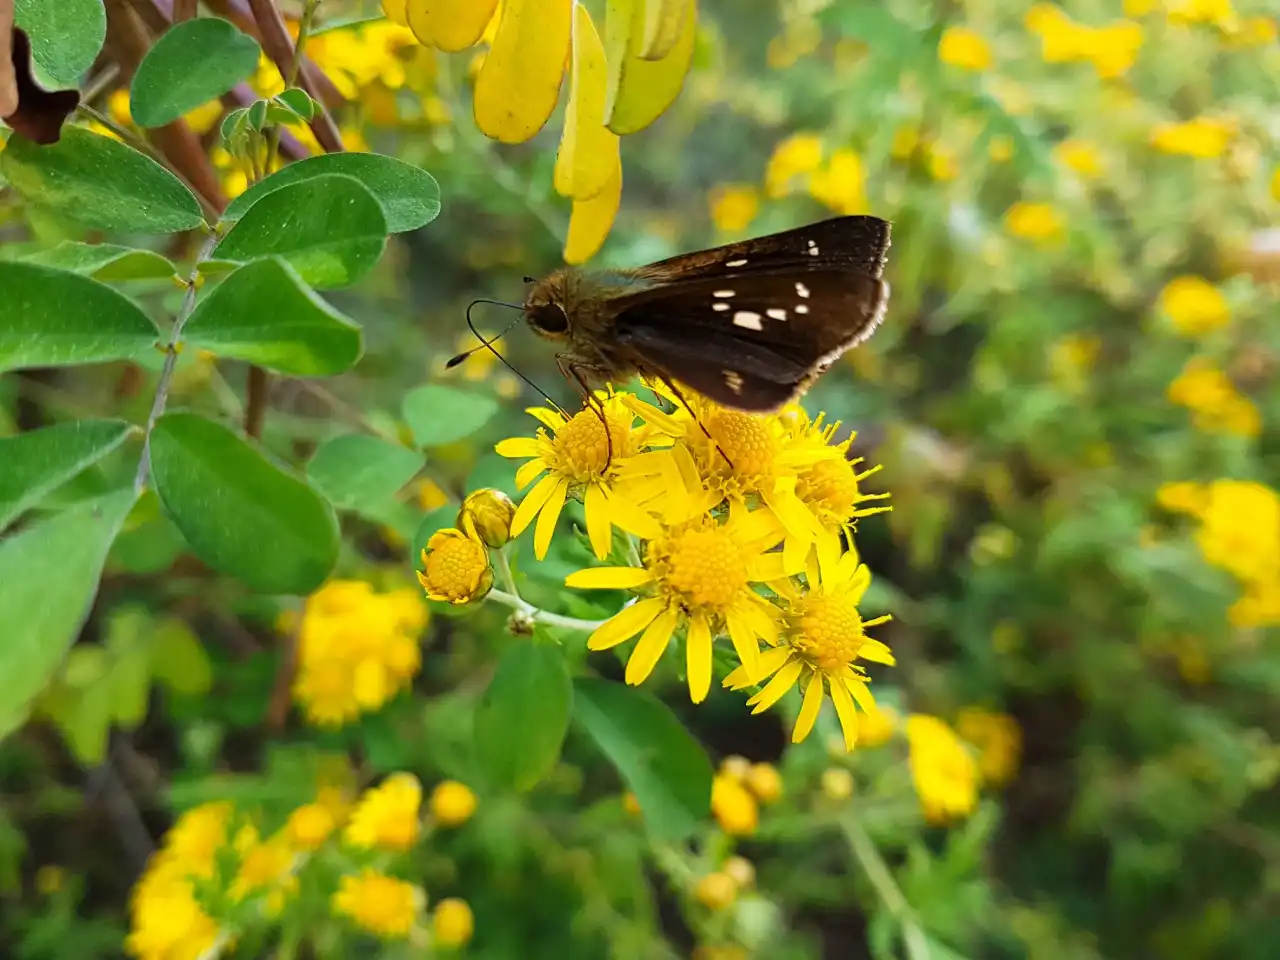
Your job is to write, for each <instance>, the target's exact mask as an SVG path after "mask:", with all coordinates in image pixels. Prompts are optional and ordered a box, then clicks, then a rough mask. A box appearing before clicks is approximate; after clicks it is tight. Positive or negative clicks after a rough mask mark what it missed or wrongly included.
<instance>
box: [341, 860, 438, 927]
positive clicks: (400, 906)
mask: <svg viewBox="0 0 1280 960" xmlns="http://www.w3.org/2000/svg"><path fill="white" fill-rule="evenodd" d="M331 902H332V906H333V912H334V913H336V914H342V915H345V916H347V917H350V918H351V919H352V920H353V921H354V922H355V923H356V924H357V925H358V926H360V927H363V928H364V929H365V930H368V931H369V932H370V933H373V934H376V935H377V936H379V937H382V938H383V939H386V940H391V939H403V938H404V937H407V936H408V935H409V933H410V931H412V930H413V927H414V924H415V923H416V922H417V920H418V915H419V914H420V913H421V912H422V910H423V909H424V908H425V906H426V902H427V897H426V894H425V893H423V892H422V888H421V887H416V886H414V885H413V884H411V883H406V882H405V881H403V880H397V879H396V878H395V877H389V876H387V875H386V874H385V873H379V872H378V871H376V870H362V871H361V872H360V873H359V874H358V875H354V876H353V875H350V874H348V875H346V876H344V877H342V879H340V880H339V881H338V889H337V891H336V892H335V893H334V895H333V899H332V901H331Z"/></svg>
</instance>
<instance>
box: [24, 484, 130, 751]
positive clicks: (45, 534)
mask: <svg viewBox="0 0 1280 960" xmlns="http://www.w3.org/2000/svg"><path fill="white" fill-rule="evenodd" d="M134 499H135V494H134V491H133V490H132V489H129V490H121V491H118V492H116V493H112V494H108V495H107V496H105V497H101V498H99V499H96V500H88V501H85V502H83V503H80V504H77V505H76V506H74V507H71V508H70V509H68V510H65V511H63V512H62V513H60V514H57V515H56V516H53V517H51V518H49V519H46V520H42V521H41V522H40V523H37V524H34V525H33V526H31V527H29V528H27V529H25V530H23V531H21V532H20V533H17V534H15V535H14V536H12V537H9V538H8V539H7V540H5V541H4V542H3V543H0V583H2V584H4V589H3V590H0V623H3V624H4V629H3V630H0V676H3V677H4V696H3V697H0V738H2V737H4V736H6V735H8V734H9V733H10V732H11V731H13V730H14V729H16V728H17V727H18V726H19V725H20V724H21V723H22V722H23V720H25V719H26V716H27V712H28V709H29V707H30V704H31V701H32V700H33V699H34V698H35V696H36V695H37V694H39V693H40V691H41V690H42V689H43V688H44V686H45V685H46V684H47V683H48V681H49V678H50V677H51V676H52V675H53V672H54V671H55V670H56V669H57V668H58V665H59V664H60V663H61V662H62V659H63V657H64V656H65V655H66V652H67V650H68V649H69V648H70V646H71V644H72V643H73V642H74V641H75V639H76V636H77V635H78V634H79V633H80V627H81V626H82V625H83V623H84V621H85V618H86V617H87V616H88V614H89V607H90V604H91V603H92V602H93V598H94V595H95V594H96V593H97V591H98V578H99V576H101V574H102V564H103V561H104V560H105V559H106V556H107V551H108V549H110V547H111V541H112V540H113V539H114V538H115V535H116V532H117V531H118V530H119V529H120V525H121V524H122V523H123V522H124V518H125V516H126V515H127V514H128V512H129V509H130V508H131V507H132V506H133V501H134Z"/></svg>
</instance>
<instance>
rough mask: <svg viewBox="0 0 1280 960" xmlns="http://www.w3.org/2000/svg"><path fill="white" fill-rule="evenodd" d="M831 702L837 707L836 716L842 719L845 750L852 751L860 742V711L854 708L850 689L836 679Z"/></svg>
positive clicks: (832, 687)
mask: <svg viewBox="0 0 1280 960" xmlns="http://www.w3.org/2000/svg"><path fill="white" fill-rule="evenodd" d="M831 702H832V703H834V704H835V705H836V716H838V717H839V718H840V730H841V732H842V733H843V734H844V748H845V749H846V750H852V749H853V748H854V746H855V745H856V744H857V742H858V711H857V710H855V709H854V707H853V697H851V696H850V695H849V687H848V686H847V685H845V684H844V683H842V682H841V681H840V680H839V679H837V678H834V677H833V678H832V681H831Z"/></svg>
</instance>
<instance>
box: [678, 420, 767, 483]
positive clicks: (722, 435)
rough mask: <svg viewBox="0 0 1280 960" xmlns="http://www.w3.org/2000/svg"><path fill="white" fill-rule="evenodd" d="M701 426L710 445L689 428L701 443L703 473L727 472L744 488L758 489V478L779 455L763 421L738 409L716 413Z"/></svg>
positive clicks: (699, 430) (699, 429)
mask: <svg viewBox="0 0 1280 960" xmlns="http://www.w3.org/2000/svg"><path fill="white" fill-rule="evenodd" d="M705 423H706V427H707V433H710V434H711V436H712V438H713V439H714V441H715V442H714V443H713V442H711V441H710V440H707V439H706V437H705V435H702V431H701V428H697V427H695V428H693V429H696V430H697V433H698V435H700V436H702V438H703V441H704V443H703V444H701V447H700V449H701V451H702V454H703V456H704V457H706V458H707V459H708V462H707V464H706V466H708V467H709V468H710V469H708V470H707V471H706V472H707V473H722V472H729V473H731V474H732V476H733V477H735V478H738V479H739V481H740V482H741V483H742V484H743V485H744V486H747V487H750V488H755V487H758V486H759V485H760V482H759V481H760V479H761V478H763V477H767V476H768V475H769V474H770V472H771V471H772V469H773V466H774V463H775V461H776V460H777V457H778V452H779V451H778V440H777V438H776V437H775V436H774V435H773V434H772V433H770V432H769V427H768V424H767V423H766V420H765V418H764V417H757V416H753V415H751V414H749V413H742V412H740V411H738V410H716V411H715V412H714V413H712V414H711V415H710V416H708V417H707V418H706V420H705ZM717 445H718V446H719V449H716V447H717ZM722 452H723V454H724V455H723V456H721V453H722ZM726 457H727V458H728V462H727V463H726V462H725V458H726ZM730 465H732V470H730Z"/></svg>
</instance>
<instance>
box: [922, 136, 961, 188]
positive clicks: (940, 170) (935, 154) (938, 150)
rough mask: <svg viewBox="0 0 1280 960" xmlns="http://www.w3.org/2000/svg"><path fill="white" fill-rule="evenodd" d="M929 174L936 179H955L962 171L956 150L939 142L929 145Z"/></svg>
mask: <svg viewBox="0 0 1280 960" xmlns="http://www.w3.org/2000/svg"><path fill="white" fill-rule="evenodd" d="M928 159H929V176H931V177H933V179H935V180H942V181H947V180H954V179H955V178H956V176H957V174H959V172H960V168H959V165H958V164H957V163H956V155H955V152H954V151H953V150H952V149H951V148H950V147H944V146H942V145H941V144H938V143H931V144H929V146H928Z"/></svg>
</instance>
